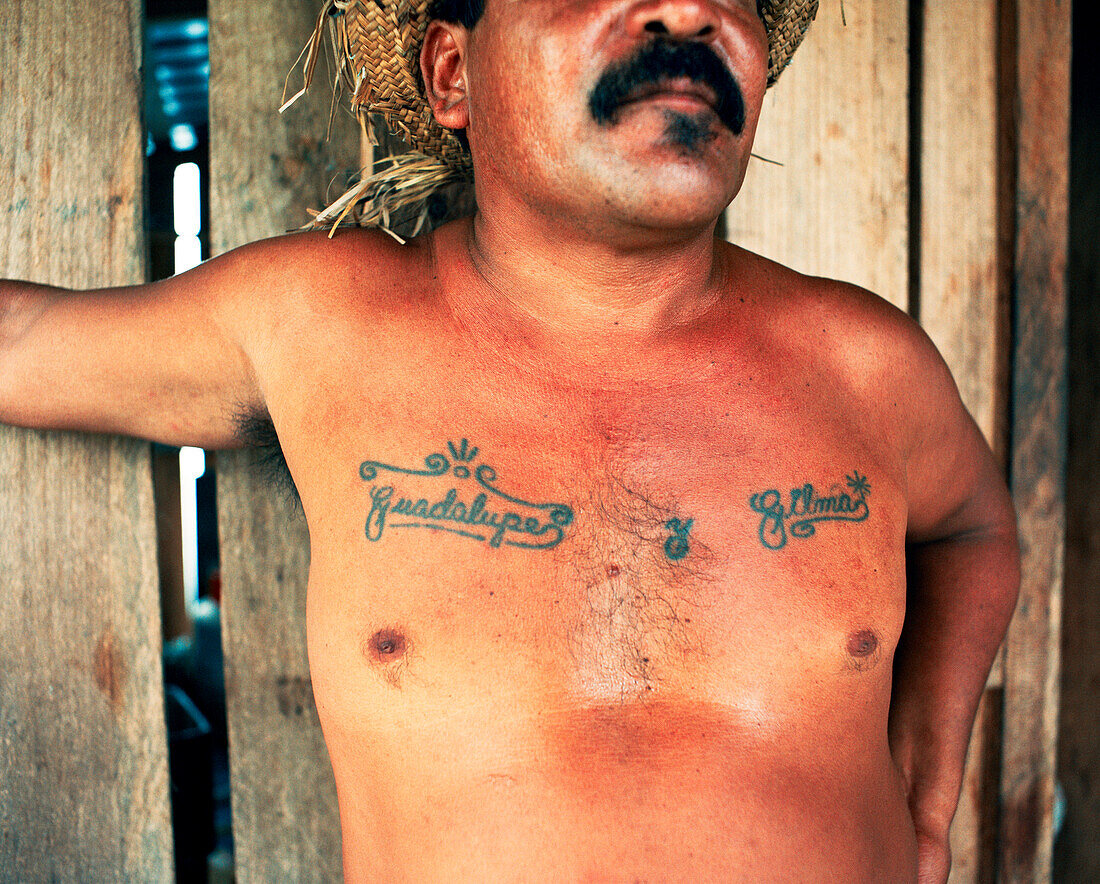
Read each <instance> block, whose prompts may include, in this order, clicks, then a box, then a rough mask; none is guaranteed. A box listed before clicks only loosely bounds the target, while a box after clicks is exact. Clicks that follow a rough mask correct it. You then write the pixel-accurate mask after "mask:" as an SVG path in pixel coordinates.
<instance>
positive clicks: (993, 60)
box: [918, 0, 1008, 452]
mask: <svg viewBox="0 0 1100 884" xmlns="http://www.w3.org/2000/svg"><path fill="white" fill-rule="evenodd" d="M997 7H998V4H997V2H996V0H980V2H972V3H968V4H967V10H966V39H965V40H960V39H959V12H958V9H957V8H956V7H954V6H953V5H951V4H945V3H924V4H923V7H922V16H921V17H922V19H923V28H922V33H921V34H920V41H919V46H920V52H921V56H922V64H921V66H920V70H921V83H920V89H919V90H918V91H919V94H920V96H921V101H920V139H919V141H920V168H921V171H920V181H921V186H920V193H919V201H920V202H919V214H920V231H919V254H920V264H919V268H920V269H919V280H920V297H919V311H918V312H919V319H920V322H921V325H922V326H923V327H924V329H925V331H927V332H928V334H929V335H930V336H931V338H932V340H933V341H935V343H936V346H937V347H938V348H939V350H940V352H941V353H942V354H943V356H944V358H945V359H946V360H947V364H948V365H949V366H950V367H951V371H952V373H953V374H954V375H955V379H956V382H957V383H958V385H959V392H960V393H961V394H962V397H963V401H964V402H965V403H966V406H967V408H968V409H969V410H970V413H971V414H973V415H974V418H975V420H976V421H977V422H978V426H980V427H981V428H982V432H983V433H985V436H986V439H988V440H989V442H990V444H991V445H993V447H994V448H995V449H996V450H1000V451H1002V452H1003V450H1004V444H1003V441H1004V440H1003V438H1002V432H1003V428H1004V416H1003V415H1004V413H1005V407H1004V406H1005V399H1006V396H1007V389H1003V381H1004V380H1006V379H1004V378H1002V377H1001V374H1000V371H999V368H1000V356H1001V351H1002V348H1004V347H1006V346H1007V344H1008V329H1007V328H1005V327H1003V325H1002V322H1001V318H1002V313H1003V311H1002V310H1001V304H1000V300H1001V293H1000V292H998V281H999V277H998V252H997V119H998V116H997V97H998V92H997V37H998V34H997ZM1005 294H1006V296H1007V293H1005Z"/></svg>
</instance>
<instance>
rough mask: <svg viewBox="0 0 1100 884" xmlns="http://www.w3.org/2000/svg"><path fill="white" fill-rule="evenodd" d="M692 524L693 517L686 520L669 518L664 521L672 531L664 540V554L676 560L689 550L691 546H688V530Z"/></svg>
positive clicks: (693, 522)
mask: <svg viewBox="0 0 1100 884" xmlns="http://www.w3.org/2000/svg"><path fill="white" fill-rule="evenodd" d="M694 524H695V520H694V519H688V520H687V521H686V522H681V521H680V520H679V519H669V520H668V522H666V523H665V527H666V528H667V529H668V530H669V531H671V532H672V536H671V537H670V538H669V539H668V540H666V541H665V555H666V556H668V558H670V559H671V560H672V561H674V562H678V561H679V560H680V559H682V558H683V557H684V556H686V555H687V554H688V553H689V552H690V551H691V547H689V546H688V532H689V531H690V530H691V526H692V525H694Z"/></svg>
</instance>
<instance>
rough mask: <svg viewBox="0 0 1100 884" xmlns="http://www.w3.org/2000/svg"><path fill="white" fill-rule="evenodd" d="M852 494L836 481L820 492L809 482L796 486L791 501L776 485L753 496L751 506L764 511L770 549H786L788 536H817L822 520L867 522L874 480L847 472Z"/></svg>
mask: <svg viewBox="0 0 1100 884" xmlns="http://www.w3.org/2000/svg"><path fill="white" fill-rule="evenodd" d="M845 478H846V479H847V483H848V488H849V489H850V490H851V493H850V494H849V493H848V492H847V491H844V490H843V489H842V488H840V485H839V483H837V484H834V485H833V486H832V488H830V489H829V493H828V494H826V495H820V494H818V493H817V491H816V490H815V489H814V486H813V485H811V484H810V483H809V482H807V483H806V484H805V485H803V486H802V487H801V488H792V489H791V494H790V499H789V502H788V504H787V505H786V506H784V504H783V495H781V494H780V493H779V492H778V491H777V490H775V489H774V488H772V489H770V490H768V491H762V492H761V493H759V494H754V495H753V496H752V497H750V498H749V506H751V507H752V508H753V510H755V511H756V512H758V513H760V515H761V516H762V518H761V519H760V531H759V532H758V533H759V536H760V542H761V543H762V544H764V546H766V547H767V548H768V549H782V548H783V547H784V546H786V545H787V536H788V535H790V536H791V537H813V536H814V531H815V526H816V525H817V523H818V522H863V521H865V520H866V519H867V517H868V516H869V515H870V510H869V509H868V506H867V498H868V497H870V495H871V483H870V482H868V481H867V477H866V476H861V475H860V474H859V471H858V470H855V471H853V473H852V475H850V476H846V477H845Z"/></svg>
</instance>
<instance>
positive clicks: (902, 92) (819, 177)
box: [726, 0, 909, 307]
mask: <svg viewBox="0 0 1100 884" xmlns="http://www.w3.org/2000/svg"><path fill="white" fill-rule="evenodd" d="M907 10H908V6H907V4H906V2H905V0H867V2H864V3H847V4H844V5H843V9H842V5H841V4H840V3H836V2H823V3H822V4H821V10H820V12H818V16H817V21H816V22H815V23H814V25H813V26H812V27H811V28H810V31H809V35H808V36H807V37H806V40H805V42H804V43H803V45H802V47H801V48H800V49H799V50H798V54H797V55H796V56H795V57H794V60H793V61H792V62H791V65H790V67H789V68H788V69H787V70H786V71H784V73H783V76H782V78H781V79H780V81H779V83H778V85H776V86H775V87H774V88H772V89H771V90H769V93H768V95H767V97H766V98H765V101H764V109H763V111H762V114H761V123H760V129H759V131H758V134H757V138H756V146H755V148H754V151H755V153H757V154H759V155H760V156H763V157H766V158H767V159H769V160H773V161H775V162H779V163H782V165H781V166H779V165H774V164H773V163H766V162H763V161H760V160H753V161H752V163H751V164H750V166H749V171H748V175H747V177H746V180H745V185H744V187H743V189H742V192H741V194H740V195H739V196H738V197H737V199H736V200H734V202H733V205H732V206H731V207H730V209H729V211H728V212H727V213H726V224H727V231H728V232H727V236H728V238H729V239H730V240H731V241H732V242H735V243H737V244H738V245H742V246H744V247H745V248H748V249H751V250H752V251H755V252H760V253H761V254H764V255H767V256H768V257H769V258H774V259H775V260H777V261H779V262H780V263H781V264H786V265H787V266H789V267H793V268H794V269H796V270H800V271H802V272H806V273H812V274H816V275H822V276H830V277H833V278H836V279H843V280H846V281H848V282H854V283H857V284H858V285H862V286H864V287H866V288H869V289H871V290H872V291H874V292H876V293H877V294H880V295H882V296H883V297H885V298H887V299H889V300H890V301H892V302H893V303H895V304H898V305H899V306H901V307H905V306H906V305H907V301H908V280H909V268H908V261H909V254H908V247H909V246H908V242H909V187H908V177H909V168H908V163H909V141H908V138H909V125H908V114H909V111H908V82H909V60H908V40H909V27H908V11H907ZM842 16H843V20H842ZM844 20H846V21H847V24H845V23H844Z"/></svg>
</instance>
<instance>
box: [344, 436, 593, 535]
mask: <svg viewBox="0 0 1100 884" xmlns="http://www.w3.org/2000/svg"><path fill="white" fill-rule="evenodd" d="M447 449H448V450H449V451H450V454H451V457H450V459H448V458H447V456H446V455H443V454H429V455H428V456H427V457H426V458H424V465H425V467H427V469H424V470H410V469H405V468H404V467H396V466H392V465H391V464H386V463H381V462H379V461H376V460H365V461H363V463H362V464H360V466H359V476H360V478H361V479H362V480H363V481H364V482H374V480H375V479H377V478H378V473H379V471H385V472H389V473H397V474H398V475H402V476H428V477H441V476H448V475H450V476H453V477H454V478H455V479H458V480H460V481H461V482H471V481H472V482H474V483H476V485H477V486H478V487H479V488H480V489H482V490H479V491H478V492H477V494H476V495H475V496H474V497H473V499H472V500H471V501H470V502H469V503H466V502H465V500H463V499H462V496H461V493H460V491H459V488H458V487H457V486H455V487H451V488H450V489H449V490H448V491H447V493H446V494H445V495H444V496H443V497H441V498H438V499H436V500H434V501H429V500H428V498H426V497H421V498H415V497H404V496H402V492H399V491H398V490H397V489H396V488H395V487H394V486H393V485H382V484H375V485H371V488H370V497H371V508H370V513H369V514H368V515H367V525H366V531H367V539H368V540H372V541H378V540H381V539H382V534H383V532H384V531H385V530H386V529H387V528H427V529H429V530H431V531H447V532H449V533H451V534H458V535H461V536H462V537H470V538H472V539H474V540H481V541H488V543H489V546H491V547H493V548H494V549H497V548H499V547H500V546H501V544H504V545H505V546H518V547H522V548H524V549H550V548H551V547H554V546H557V545H558V544H559V543H561V541H562V538H564V537H565V529H566V528H567V527H569V525H570V524H572V522H573V510H572V509H571V508H570V507H568V506H566V505H565V504H564V503H532V502H531V501H527V500H523V499H521V498H519V497H513V496H512V495H510V494H507V493H505V492H504V491H501V490H500V489H499V488H497V487H496V485H495V484H494V483H495V482H496V480H497V473H496V470H494V469H493V468H492V467H491V466H489V465H488V464H481V465H479V466H477V467H476V468H472V466H471V465H472V464H473V462H474V460H475V459H476V458H477V455H478V451H479V450H480V449H478V448H476V447H474V448H471V447H470V444H469V442H467V440H465V439H463V440H462V443H461V444H460V445H459V446H458V447H456V446H455V444H454V443H453V442H448V443H447ZM491 500H492V501H495V505H496V506H498V507H501V511H500V512H494V511H493V510H492V509H491V508H490V507H491V505H492V504H491V503H490V501H491ZM517 510H520V511H519V512H517ZM524 510H525V511H524ZM531 510H535V511H536V512H535V513H532V512H531ZM394 516H405V517H408V518H409V519H410V521H405V522H395V521H393V517H394ZM478 528H482V529H485V530H482V531H478V530H475V529H478ZM525 538H530V539H525Z"/></svg>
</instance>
